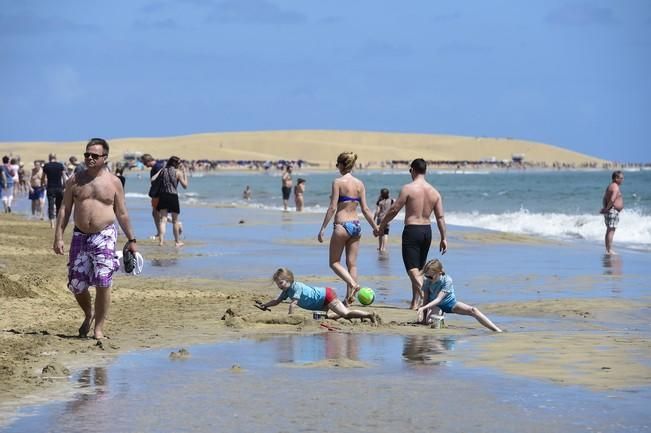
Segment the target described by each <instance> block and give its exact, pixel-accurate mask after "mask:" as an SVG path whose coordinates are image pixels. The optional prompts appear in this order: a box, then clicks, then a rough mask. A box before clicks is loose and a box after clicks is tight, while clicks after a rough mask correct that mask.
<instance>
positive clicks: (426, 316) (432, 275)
mask: <svg viewBox="0 0 651 433" xmlns="http://www.w3.org/2000/svg"><path fill="white" fill-rule="evenodd" d="M423 276H424V277H425V281H424V282H423V295H424V297H425V303H424V304H423V306H422V307H420V308H419V309H418V323H422V324H423V325H429V324H431V323H432V320H433V316H434V312H437V313H439V312H440V311H443V312H444V313H455V314H462V315H464V316H472V317H474V318H475V319H477V321H478V322H479V323H481V324H482V325H484V326H485V327H487V328H488V329H490V330H491V331H495V332H502V330H501V329H500V328H498V327H497V326H495V324H494V323H493V322H491V321H490V319H489V318H488V317H486V316H485V315H484V314H483V313H482V312H481V311H479V309H478V308H475V307H473V306H472V305H467V304H464V303H463V302H459V301H457V298H456V296H455V295H454V286H453V285H452V278H451V277H450V276H449V275H446V273H445V271H444V270H443V263H441V261H440V260H438V259H435V260H430V261H429V262H427V263H425V266H424V267H423Z"/></svg>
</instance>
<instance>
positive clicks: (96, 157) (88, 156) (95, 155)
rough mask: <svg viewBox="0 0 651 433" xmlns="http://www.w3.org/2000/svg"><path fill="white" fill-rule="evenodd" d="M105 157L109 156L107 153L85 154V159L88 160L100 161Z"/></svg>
mask: <svg viewBox="0 0 651 433" xmlns="http://www.w3.org/2000/svg"><path fill="white" fill-rule="evenodd" d="M103 156H108V155H107V154H105V153H103V154H101V155H100V154H99V153H92V152H84V158H86V159H89V158H92V159H94V160H98V159H100V158H101V157H103Z"/></svg>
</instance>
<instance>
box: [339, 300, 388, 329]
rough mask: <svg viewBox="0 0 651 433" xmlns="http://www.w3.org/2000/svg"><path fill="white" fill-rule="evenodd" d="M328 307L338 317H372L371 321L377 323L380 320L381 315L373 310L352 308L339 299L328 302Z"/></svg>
mask: <svg viewBox="0 0 651 433" xmlns="http://www.w3.org/2000/svg"><path fill="white" fill-rule="evenodd" d="M328 309H329V310H331V311H332V312H333V313H334V314H336V315H337V316H338V317H343V318H344V319H370V321H371V322H373V323H374V324H377V323H379V322H380V316H378V315H377V314H376V313H374V312H371V311H361V310H350V309H348V307H346V306H345V305H344V304H343V303H342V302H341V301H340V300H339V299H335V300H334V301H332V302H330V303H329V304H328Z"/></svg>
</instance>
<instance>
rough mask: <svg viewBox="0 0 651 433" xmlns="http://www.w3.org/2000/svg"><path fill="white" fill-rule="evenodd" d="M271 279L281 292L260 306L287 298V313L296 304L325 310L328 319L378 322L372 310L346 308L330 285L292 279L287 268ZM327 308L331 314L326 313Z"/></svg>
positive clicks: (265, 306) (275, 273) (292, 276)
mask: <svg viewBox="0 0 651 433" xmlns="http://www.w3.org/2000/svg"><path fill="white" fill-rule="evenodd" d="M273 280H274V283H276V285H277V286H278V288H279V289H280V290H282V292H280V295H278V298H277V299H274V300H273V301H269V302H267V303H265V304H260V307H261V308H267V307H273V306H274V305H278V304H280V303H281V302H282V301H284V300H285V299H289V300H290V303H289V314H292V313H293V312H294V308H295V307H296V306H297V305H298V306H299V307H301V308H305V309H306V310H312V311H325V312H326V315H327V316H326V317H327V318H328V319H339V318H344V319H369V320H370V321H371V323H373V324H379V323H380V316H378V315H377V314H376V313H374V312H371V311H361V310H350V309H348V307H346V306H345V305H344V304H343V302H341V300H339V299H338V298H337V293H336V292H335V291H334V289H331V288H330V287H314V286H308V285H307V284H303V283H301V282H300V281H294V274H293V273H292V271H290V270H289V269H287V268H279V269H278V270H277V271H276V272H274V275H273ZM328 310H330V311H332V313H333V314H331V315H328V314H327V311H328Z"/></svg>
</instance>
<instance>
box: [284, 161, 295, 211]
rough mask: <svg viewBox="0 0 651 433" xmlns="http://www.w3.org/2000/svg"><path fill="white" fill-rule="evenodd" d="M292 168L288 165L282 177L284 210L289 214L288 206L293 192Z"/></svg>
mask: <svg viewBox="0 0 651 433" xmlns="http://www.w3.org/2000/svg"><path fill="white" fill-rule="evenodd" d="M292 185H293V182H292V166H291V165H288V166H287V167H286V171H285V172H284V173H283V177H282V192H283V208H284V210H285V212H287V204H288V203H289V195H290V194H291V192H292Z"/></svg>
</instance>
